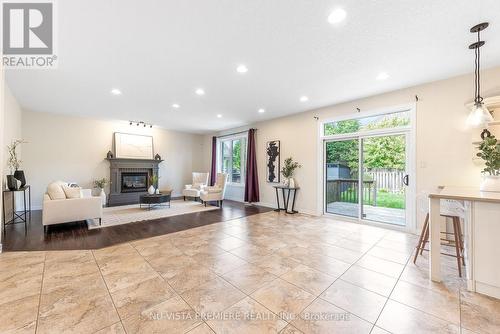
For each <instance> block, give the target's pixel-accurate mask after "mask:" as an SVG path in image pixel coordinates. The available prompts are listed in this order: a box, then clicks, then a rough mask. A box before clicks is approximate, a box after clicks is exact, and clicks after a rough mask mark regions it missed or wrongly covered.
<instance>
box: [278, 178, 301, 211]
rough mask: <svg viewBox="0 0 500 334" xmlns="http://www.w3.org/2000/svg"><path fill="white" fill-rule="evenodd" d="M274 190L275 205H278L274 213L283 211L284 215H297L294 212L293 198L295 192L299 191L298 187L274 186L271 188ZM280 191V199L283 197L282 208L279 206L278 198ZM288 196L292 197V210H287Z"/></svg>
mask: <svg viewBox="0 0 500 334" xmlns="http://www.w3.org/2000/svg"><path fill="white" fill-rule="evenodd" d="M273 187H274V189H275V190H276V204H277V205H278V208H277V209H276V210H274V211H278V212H279V211H285V212H286V213H289V214H295V213H298V211H295V197H296V195H297V191H298V190H299V189H300V188H299V187H292V188H290V187H288V186H285V185H281V184H280V185H275V186H273ZM280 189H281V192H282V194H283V195H282V197H283V207H281V205H280V196H279V193H280V192H279V190H280ZM290 194H291V195H292V209H291V210H289V209H288V207H289V204H290Z"/></svg>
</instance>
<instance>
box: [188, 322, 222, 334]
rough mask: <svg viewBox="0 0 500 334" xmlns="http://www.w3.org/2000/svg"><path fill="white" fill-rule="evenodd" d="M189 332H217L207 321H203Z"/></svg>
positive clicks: (195, 333) (212, 333)
mask: <svg viewBox="0 0 500 334" xmlns="http://www.w3.org/2000/svg"><path fill="white" fill-rule="evenodd" d="M187 333H188V334H215V332H214V331H213V330H212V329H211V328H210V327H209V326H208V325H207V324H206V323H204V322H203V323H201V324H200V325H198V326H196V327H195V328H193V329H192V330H190V331H189V332H187Z"/></svg>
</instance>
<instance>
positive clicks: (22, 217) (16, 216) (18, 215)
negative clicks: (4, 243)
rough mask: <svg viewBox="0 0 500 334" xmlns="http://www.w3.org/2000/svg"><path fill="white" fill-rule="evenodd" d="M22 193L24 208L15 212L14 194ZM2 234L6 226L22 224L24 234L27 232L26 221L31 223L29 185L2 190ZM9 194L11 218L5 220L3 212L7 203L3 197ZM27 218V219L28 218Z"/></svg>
mask: <svg viewBox="0 0 500 334" xmlns="http://www.w3.org/2000/svg"><path fill="white" fill-rule="evenodd" d="M21 191H22V192H23V200H24V206H23V209H24V210H22V211H16V199H15V197H16V196H15V194H16V193H17V192H21ZM2 192H3V194H2V195H3V207H2V209H3V221H4V224H3V233H5V226H7V225H13V224H20V223H24V232H27V231H28V227H27V225H26V224H27V223H28V221H31V187H30V186H29V185H25V186H24V187H21V188H19V189H16V190H3V191H2ZM8 193H10V195H11V196H10V197H11V198H12V199H11V203H12V217H9V219H8V220H7V217H6V210H5V203H6V202H7V201H6V200H5V199H6V198H5V195H6V194H8ZM26 193H27V195H28V205H26ZM28 217H29V218H28Z"/></svg>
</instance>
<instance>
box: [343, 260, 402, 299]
mask: <svg viewBox="0 0 500 334" xmlns="http://www.w3.org/2000/svg"><path fill="white" fill-rule="evenodd" d="M340 278H341V279H343V280H344V281H347V282H349V283H352V284H354V285H357V286H360V287H362V288H365V289H367V290H370V291H372V292H375V293H378V294H380V295H382V296H386V297H388V296H389V294H390V293H391V291H392V289H393V288H394V286H395V285H396V282H397V279H396V278H394V277H390V276H386V275H383V274H379V273H377V272H374V271H372V270H368V269H365V268H362V267H359V266H356V265H354V266H352V267H351V268H349V270H347V271H346V273H345V274H344V275H342V276H341V277H340Z"/></svg>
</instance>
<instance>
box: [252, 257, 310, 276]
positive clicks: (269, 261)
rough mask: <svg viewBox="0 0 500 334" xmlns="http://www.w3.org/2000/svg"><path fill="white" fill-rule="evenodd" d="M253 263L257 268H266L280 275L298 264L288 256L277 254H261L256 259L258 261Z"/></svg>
mask: <svg viewBox="0 0 500 334" xmlns="http://www.w3.org/2000/svg"><path fill="white" fill-rule="evenodd" d="M253 263H254V264H255V265H257V266H258V267H259V268H262V269H264V270H267V271H269V272H270V273H272V274H274V275H276V276H281V275H283V274H284V273H286V272H288V271H290V270H292V269H293V268H295V267H296V266H298V265H299V264H300V262H299V261H296V260H294V259H292V258H288V257H282V256H279V255H277V254H271V255H265V256H262V257H260V258H259V259H258V261H255V262H253Z"/></svg>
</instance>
